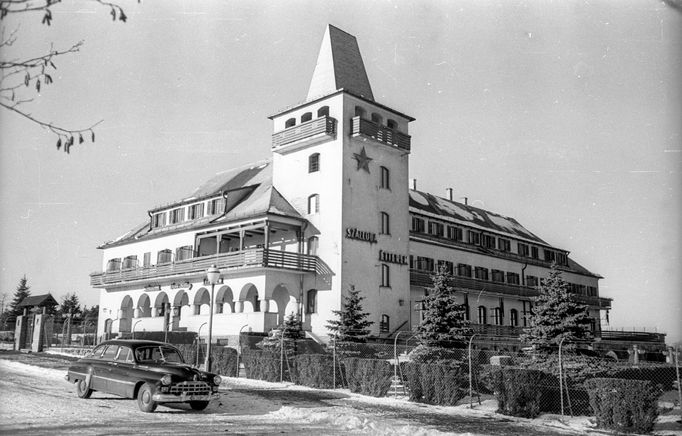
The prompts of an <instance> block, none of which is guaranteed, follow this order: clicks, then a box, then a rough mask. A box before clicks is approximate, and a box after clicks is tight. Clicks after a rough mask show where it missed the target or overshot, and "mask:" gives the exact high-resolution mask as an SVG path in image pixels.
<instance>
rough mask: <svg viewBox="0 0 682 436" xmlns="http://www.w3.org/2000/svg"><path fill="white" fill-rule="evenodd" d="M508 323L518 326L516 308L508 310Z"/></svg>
mask: <svg viewBox="0 0 682 436" xmlns="http://www.w3.org/2000/svg"><path fill="white" fill-rule="evenodd" d="M509 325H511V326H512V327H518V326H519V312H518V310H516V309H512V310H510V311H509Z"/></svg>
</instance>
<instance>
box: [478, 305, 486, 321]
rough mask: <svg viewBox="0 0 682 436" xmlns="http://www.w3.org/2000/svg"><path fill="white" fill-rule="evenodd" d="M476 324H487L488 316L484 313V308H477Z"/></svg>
mask: <svg viewBox="0 0 682 436" xmlns="http://www.w3.org/2000/svg"><path fill="white" fill-rule="evenodd" d="M478 323H479V324H487V323H488V315H487V313H486V309H485V306H478Z"/></svg>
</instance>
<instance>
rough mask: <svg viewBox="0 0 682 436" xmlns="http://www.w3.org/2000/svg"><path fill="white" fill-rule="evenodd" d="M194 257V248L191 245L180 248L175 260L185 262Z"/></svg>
mask: <svg viewBox="0 0 682 436" xmlns="http://www.w3.org/2000/svg"><path fill="white" fill-rule="evenodd" d="M193 257H194V247H192V246H191V245H185V246H183V247H178V248H177V249H176V250H175V260H178V261H179V260H185V259H191V258H193Z"/></svg>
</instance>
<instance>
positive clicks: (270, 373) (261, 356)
mask: <svg viewBox="0 0 682 436" xmlns="http://www.w3.org/2000/svg"><path fill="white" fill-rule="evenodd" d="M280 359H281V356H280V353H273V352H270V351H256V350H244V353H243V354H242V360H243V362H244V370H245V372H246V377H247V378H252V379H257V380H265V381H269V382H278V381H280V371H281V367H280ZM285 375H286V374H285ZM285 381H291V380H289V379H288V378H285Z"/></svg>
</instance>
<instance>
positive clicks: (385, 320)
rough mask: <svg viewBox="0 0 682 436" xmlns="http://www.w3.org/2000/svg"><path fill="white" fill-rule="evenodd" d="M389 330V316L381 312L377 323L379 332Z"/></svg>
mask: <svg viewBox="0 0 682 436" xmlns="http://www.w3.org/2000/svg"><path fill="white" fill-rule="evenodd" d="M389 330H391V318H390V317H389V316H388V315H386V314H383V315H381V322H380V323H379V332H381V333H388V332H389Z"/></svg>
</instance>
